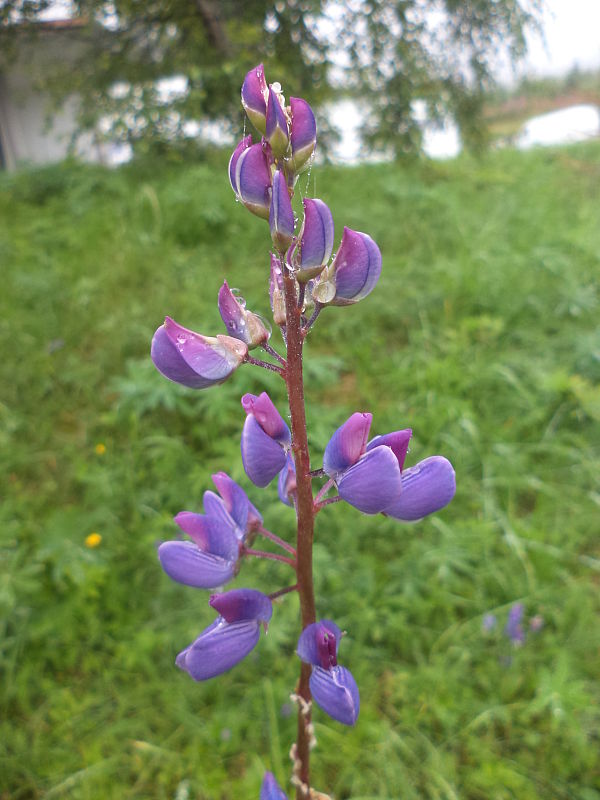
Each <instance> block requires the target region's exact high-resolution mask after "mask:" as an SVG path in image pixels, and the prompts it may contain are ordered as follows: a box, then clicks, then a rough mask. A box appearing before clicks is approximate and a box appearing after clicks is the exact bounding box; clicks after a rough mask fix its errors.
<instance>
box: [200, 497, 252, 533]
mask: <svg viewBox="0 0 600 800" xmlns="http://www.w3.org/2000/svg"><path fill="white" fill-rule="evenodd" d="M202 503H203V505H204V512H205V514H206V516H207V517H211V518H213V519H215V520H217V521H218V522H219V523H220V524H221V525H223V526H225V527H226V526H229V527H231V528H235V529H236V534H237V536H238V539H241V538H242V536H243V534H244V531H243V530H242V529H241V528H238V527H237V525H236V522H235V520H234V519H233V517H232V516H231V514H230V513H229V511H227V508H226V506H225V502H224V500H223V499H222V498H220V497H219V495H218V494H215V493H214V492H211V491H210V490H208V491H206V492H204V494H203V496H202Z"/></svg>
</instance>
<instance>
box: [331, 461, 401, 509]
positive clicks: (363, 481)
mask: <svg viewBox="0 0 600 800" xmlns="http://www.w3.org/2000/svg"><path fill="white" fill-rule="evenodd" d="M400 489H401V474H400V467H399V465H398V460H397V459H396V456H395V455H394V454H393V452H392V451H391V449H390V448H389V447H375V448H373V450H370V451H369V452H368V453H367V454H366V455H364V456H363V457H362V458H361V459H360V460H359V461H358V462H357V463H356V464H355V465H354V466H353V467H350V468H349V469H347V470H346V472H344V473H343V475H342V476H341V478H340V479H339V480H338V492H339V494H340V497H341V498H342V500H345V501H346V502H347V503H350V505H351V506H354V508H358V510H359V511H362V512H363V513H364V514H377V513H379V512H380V511H383V509H384V508H387V507H388V506H389V505H390V504H391V502H393V500H395V499H396V498H397V497H398V495H399V493H400Z"/></svg>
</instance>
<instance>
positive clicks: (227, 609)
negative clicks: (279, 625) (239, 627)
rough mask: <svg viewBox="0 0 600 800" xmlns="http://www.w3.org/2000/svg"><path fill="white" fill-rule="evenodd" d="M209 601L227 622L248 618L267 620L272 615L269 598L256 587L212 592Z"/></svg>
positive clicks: (271, 605)
mask: <svg viewBox="0 0 600 800" xmlns="http://www.w3.org/2000/svg"><path fill="white" fill-rule="evenodd" d="M209 603H210V605H211V606H212V607H213V608H214V609H215V610H216V611H218V612H219V614H220V615H221V616H222V617H223V618H224V619H225V620H227V622H241V621H242V620H249V619H256V620H259V621H260V622H268V621H269V620H270V619H271V616H272V615H273V604H272V603H271V601H270V599H269V598H268V597H267V595H266V594H263V593H262V592H259V591H258V590H257V589H232V590H231V591H229V592H222V593H220V594H213V595H211V598H210V600H209Z"/></svg>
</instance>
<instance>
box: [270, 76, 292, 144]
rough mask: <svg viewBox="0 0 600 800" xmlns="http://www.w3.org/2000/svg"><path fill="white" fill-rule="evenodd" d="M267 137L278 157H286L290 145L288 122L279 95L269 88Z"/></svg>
mask: <svg viewBox="0 0 600 800" xmlns="http://www.w3.org/2000/svg"><path fill="white" fill-rule="evenodd" d="M265 136H266V139H267V141H268V142H269V144H270V145H271V147H272V148H273V152H274V153H275V155H277V156H283V155H285V152H286V150H287V149H288V145H289V133H288V121H287V117H286V115H285V111H284V110H283V107H282V105H281V103H280V101H279V95H278V94H277V93H276V92H274V91H273V89H272V87H271V86H269V99H268V101H267V126H266V132H265Z"/></svg>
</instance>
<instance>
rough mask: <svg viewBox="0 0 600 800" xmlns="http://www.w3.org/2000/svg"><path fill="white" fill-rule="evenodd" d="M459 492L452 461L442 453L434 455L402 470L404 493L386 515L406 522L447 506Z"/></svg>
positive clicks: (390, 506) (386, 510) (387, 509)
mask: <svg viewBox="0 0 600 800" xmlns="http://www.w3.org/2000/svg"><path fill="white" fill-rule="evenodd" d="M455 491H456V477H455V475H454V469H453V468H452V464H451V463H450V462H449V461H448V460H447V459H445V458H444V457H443V456H431V457H430V458H426V459H424V460H423V461H419V463H418V464H416V466H414V467H410V468H409V469H405V470H404V472H403V473H402V492H401V494H400V496H399V497H398V498H397V499H396V500H395V501H394V502H393V503H391V504H389V505H388V506H387V507H386V508H384V509H383V511H384V514H386V515H387V516H390V517H395V518H396V519H401V520H405V521H407V522H410V521H413V520H417V519H421V518H422V517H426V516H427V514H433V512H434V511H439V510H440V508H443V507H444V506H446V505H448V503H449V502H450V500H452V498H453V497H454V493H455Z"/></svg>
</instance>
